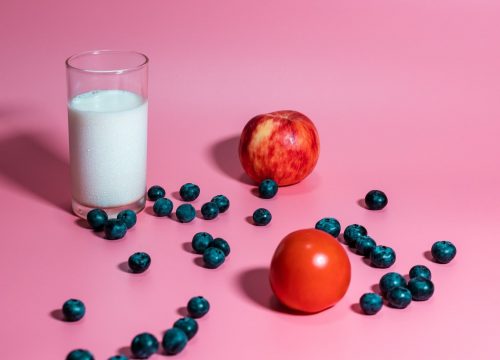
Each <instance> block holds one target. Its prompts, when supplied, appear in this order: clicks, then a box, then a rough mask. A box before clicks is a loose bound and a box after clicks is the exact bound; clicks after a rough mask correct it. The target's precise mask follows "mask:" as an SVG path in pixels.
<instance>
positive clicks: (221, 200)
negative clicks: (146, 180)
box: [148, 183, 229, 223]
mask: <svg viewBox="0 0 500 360" xmlns="http://www.w3.org/2000/svg"><path fill="white" fill-rule="evenodd" d="M179 195H180V197H181V199H182V200H183V201H187V202H191V201H194V200H196V199H197V198H198V197H199V196H200V187H199V186H198V185H196V184H193V183H186V184H184V185H182V186H181V188H180V190H179ZM148 198H149V199H150V200H152V201H154V205H153V212H154V213H155V215H156V216H159V217H166V216H170V215H171V214H172V211H173V209H174V204H173V202H172V200H170V199H168V198H165V190H164V189H163V188H162V187H161V186H159V185H154V186H151V187H150V188H149V190H148ZM227 209H229V199H228V198H227V197H226V196H224V195H216V196H214V197H213V198H212V199H211V200H210V201H209V202H206V203H204V204H203V205H202V207H201V211H200V212H201V215H202V216H203V218H204V219H205V220H212V219H215V218H216V217H217V216H219V214H221V213H224V212H226V211H227ZM175 216H176V217H177V220H178V221H179V222H181V223H189V222H191V221H193V220H194V218H195V217H196V209H195V208H194V206H193V205H191V204H181V205H179V206H178V207H177V209H176V210H175Z"/></svg>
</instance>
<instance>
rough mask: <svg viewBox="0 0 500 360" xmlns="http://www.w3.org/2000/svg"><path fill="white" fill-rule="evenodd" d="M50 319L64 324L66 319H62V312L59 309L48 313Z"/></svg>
mask: <svg viewBox="0 0 500 360" xmlns="http://www.w3.org/2000/svg"><path fill="white" fill-rule="evenodd" d="M50 317H51V318H52V319H55V320H59V321H64V322H66V319H65V318H64V315H63V312H62V310H61V309H55V310H52V311H51V312H50Z"/></svg>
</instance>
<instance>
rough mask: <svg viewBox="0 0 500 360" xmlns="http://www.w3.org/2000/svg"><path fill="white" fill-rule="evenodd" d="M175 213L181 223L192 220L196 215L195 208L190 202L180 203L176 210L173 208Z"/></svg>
mask: <svg viewBox="0 0 500 360" xmlns="http://www.w3.org/2000/svg"><path fill="white" fill-rule="evenodd" d="M175 215H176V216H177V220H179V222H181V223H188V222H191V221H193V219H194V218H195V216H196V210H195V209H194V207H193V205H191V204H182V205H180V206H179V207H178V208H177V210H175Z"/></svg>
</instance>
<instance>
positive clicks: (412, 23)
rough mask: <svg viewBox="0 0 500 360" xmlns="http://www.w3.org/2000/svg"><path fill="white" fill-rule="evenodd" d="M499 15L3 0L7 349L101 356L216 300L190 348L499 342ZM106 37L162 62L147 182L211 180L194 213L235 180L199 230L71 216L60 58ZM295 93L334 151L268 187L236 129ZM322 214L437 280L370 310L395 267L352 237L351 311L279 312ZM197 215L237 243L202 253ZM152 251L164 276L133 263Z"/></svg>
mask: <svg viewBox="0 0 500 360" xmlns="http://www.w3.org/2000/svg"><path fill="white" fill-rule="evenodd" d="M499 17H500V5H499V3H498V1H494V0H491V1H487V0H474V1H457V0H449V1H439V0H438V1H436V0H434V1H414V2H410V1H394V0H393V1H390V0H378V1H363V2H352V1H330V0H325V1H319V0H315V1H298V0H297V1H290V0H286V1H285V0H274V1H232V0H231V1H230V0H221V1H217V2H210V1H176V2H174V1H165V0H157V1H144V2H137V1H117V0H112V1H105V2H101V1H95V0H89V1H85V2H73V1H61V0H47V1H43V2H34V1H32V2H22V1H8V2H7V1H4V2H2V4H1V5H0V43H1V44H2V51H1V53H2V55H1V56H0V69H1V70H0V74H1V81H0V94H1V98H0V199H2V206H1V208H0V211H1V214H0V215H1V217H0V218H1V224H2V227H1V229H2V232H1V240H0V250H1V254H2V260H1V261H0V271H1V274H2V277H1V298H0V305H1V306H0V309H1V322H0V338H1V339H2V346H1V348H0V357H1V358H2V359H16V360H17V359H33V358H37V359H51V360H54V359H63V358H64V357H65V356H66V354H67V353H68V352H69V351H70V350H71V349H74V348H77V347H83V348H88V349H90V350H92V352H93V353H94V355H95V356H96V359H107V357H109V356H111V355H113V354H116V353H117V352H118V351H120V349H125V350H126V347H127V346H128V345H129V343H130V340H131V339H132V337H133V336H134V335H136V334H137V333H139V332H142V331H149V332H152V333H153V334H155V335H157V336H158V337H160V336H161V335H162V332H163V331H164V330H165V329H167V328H168V327H170V326H171V324H172V323H173V322H174V321H175V320H176V319H177V318H178V317H179V316H180V315H179V308H181V307H183V306H184V305H185V303H186V302H187V300H188V299H189V298H190V297H191V296H193V295H199V294H200V295H204V296H206V297H207V298H208V299H209V300H210V301H211V304H212V311H211V312H210V314H209V315H208V316H207V317H206V318H203V319H201V320H200V322H199V324H200V331H199V334H198V335H197V336H196V337H195V338H194V339H193V340H192V341H191V342H190V343H189V345H188V347H187V348H186V350H185V351H184V352H183V353H182V354H180V355H179V356H178V357H179V359H202V358H203V359H233V358H238V359H306V358H310V359H358V358H368V357H369V358H370V359H396V358H398V359H399V358H401V356H404V358H405V359H407V360H411V359H422V358H432V359H439V358H447V359H470V358H474V359H496V358H498V334H499V331H498V324H499V322H500V310H499V309H500V307H499V306H498V304H497V298H498V296H500V292H499V288H498V276H499V275H500V273H499V270H498V265H497V263H498V259H497V254H498V253H499V252H500V242H499V241H498V239H497V237H498V236H497V235H496V234H497V227H498V219H499V217H500V205H499V204H500V192H499V190H498V184H499V182H500V160H499V159H500V157H499V155H500V151H499V150H500V146H499V145H498V144H499V137H500V120H499V119H500V102H499V96H500V66H499V64H500V48H499V46H498V44H499V43H500V28H499V27H498V19H499ZM98 48H115V49H134V50H139V51H142V52H144V53H146V54H148V55H149V56H150V58H151V72H150V132H149V134H150V139H149V169H148V182H149V184H155V183H159V184H163V185H165V186H166V188H167V190H168V194H169V196H171V195H170V194H171V193H172V192H175V191H176V190H177V189H178V188H179V187H180V185H181V184H183V183H184V182H187V181H192V182H196V183H198V184H199V185H200V186H201V188H202V195H201V197H200V199H199V200H197V201H196V202H195V205H196V207H197V208H199V207H200V206H201V204H202V202H203V201H206V200H208V199H210V198H211V196H212V195H215V194H218V193H224V194H226V195H228V196H229V197H230V199H231V201H232V207H231V209H230V211H229V212H228V213H226V214H224V215H223V216H221V217H220V218H218V219H217V220H215V221H212V222H207V221H204V220H201V219H196V221H194V222H193V223H191V224H185V225H183V224H179V223H176V222H175V221H173V220H170V219H160V218H155V217H154V216H152V215H151V209H150V208H148V209H147V210H146V211H145V212H143V213H141V214H140V216H139V222H138V225H137V227H136V228H134V229H133V230H132V231H130V232H129V234H128V235H127V237H126V238H125V239H123V240H121V241H115V242H110V241H106V240H103V239H102V238H100V237H99V236H96V235H95V234H93V233H92V232H91V231H89V230H87V229H85V228H84V227H82V226H81V224H80V223H79V222H78V221H77V220H76V218H75V217H74V216H73V215H72V214H71V213H70V212H69V211H68V209H69V197H70V194H69V181H68V162H67V161H68V160H67V159H68V156H67V153H68V151H67V125H66V107H65V96H66V88H65V73H64V60H65V58H66V57H67V56H69V55H71V54H73V53H75V52H79V51H83V50H88V49H98ZM283 108H292V109H296V110H299V111H301V112H303V113H305V114H307V115H308V116H309V117H310V118H311V119H313V120H314V121H315V123H316V125H317V128H318V130H319V134H320V137H321V141H322V149H321V156H320V160H319V163H318V166H317V168H316V170H315V172H314V173H313V175H311V177H310V178H308V179H307V180H306V181H304V182H303V183H301V184H299V185H297V186H293V187H289V188H283V189H281V190H280V192H279V194H278V197H277V198H276V199H273V200H270V201H264V200H262V199H259V198H257V197H256V196H254V195H253V194H252V190H253V186H252V185H250V184H248V182H247V181H246V178H245V177H242V171H241V167H240V165H239V163H238V160H237V154H236V152H235V151H236V144H237V138H238V136H239V133H240V131H241V129H242V128H243V126H244V124H245V123H246V121H247V120H248V119H250V118H251V117H252V116H253V115H256V114H258V113H262V112H268V111H274V110H279V109H283ZM373 188H379V189H382V190H384V191H385V192H386V193H387V194H388V196H389V206H388V207H387V208H386V209H385V210H383V211H381V212H369V211H367V210H365V209H364V208H362V207H361V206H360V205H359V204H358V200H359V199H360V198H361V197H363V196H364V194H365V193H366V192H367V191H368V190H370V189H373ZM175 203H176V204H178V203H179V201H178V200H175ZM149 206H150V204H148V207H149ZM261 206H265V207H268V208H269V209H270V210H271V211H272V213H273V215H274V219H273V222H272V224H271V225H270V226H268V227H265V228H261V227H255V226H253V225H250V224H249V223H248V222H247V221H246V218H247V216H249V215H251V213H252V211H253V210H254V209H255V208H257V207H261ZM323 216H334V217H337V218H338V219H339V220H340V221H341V223H342V225H343V227H345V226H346V225H348V224H350V223H354V222H357V223H361V224H364V225H365V226H366V227H367V228H368V229H369V232H370V234H371V235H373V237H374V238H375V239H376V240H377V241H378V242H379V243H383V244H386V245H389V246H392V247H394V248H395V250H396V252H397V255H398V260H397V262H396V264H395V265H394V266H393V268H392V269H391V270H394V271H399V272H402V273H405V274H406V273H407V272H408V270H409V268H410V267H411V266H412V265H414V264H417V263H420V264H425V265H427V266H429V267H430V268H431V270H432V271H433V280H434V282H435V285H436V293H435V296H434V297H433V298H432V299H431V300H430V301H428V302H423V303H413V304H411V305H410V307H409V308H408V309H406V310H403V311H401V310H395V309H390V308H387V307H384V308H383V309H382V311H381V312H380V313H379V314H378V315H377V316H374V317H368V316H364V315H361V314H359V312H358V310H357V308H356V306H355V304H356V303H357V301H358V299H359V297H360V295H361V294H362V293H364V292H367V291H370V290H371V288H372V286H373V285H374V284H376V283H377V282H378V279H379V278H380V276H381V275H382V274H383V273H385V271H384V270H377V269H373V268H370V267H369V266H367V265H366V264H365V263H364V262H363V260H362V259H361V258H360V257H358V256H356V255H354V254H352V253H349V256H350V258H351V262H352V273H353V278H352V283H351V286H350V289H349V291H348V293H347V295H346V296H345V298H344V299H343V300H342V301H341V302H340V303H339V304H337V306H335V308H333V309H330V310H328V311H325V312H323V313H320V314H317V315H313V316H295V315H290V314H287V313H283V312H280V311H278V310H277V309H276V307H275V306H274V305H272V304H273V303H272V301H271V293H270V290H269V287H268V285H267V266H268V264H269V261H270V259H271V256H272V253H273V251H274V249H275V247H276V245H277V244H278V242H279V241H280V239H281V238H282V237H283V236H284V235H286V234H287V233H289V232H290V231H292V230H295V229H298V228H303V227H311V226H313V225H314V223H315V222H316V220H318V219H319V218H321V217H323ZM201 230H205V231H209V232H211V233H213V234H214V235H217V236H222V237H224V238H226V239H227V240H228V241H229V242H230V243H231V246H232V249H233V251H232V254H231V255H230V257H229V259H228V261H227V263H226V264H224V266H222V267H221V268H219V269H218V270H215V271H210V270H207V269H204V268H202V267H200V266H199V261H198V260H197V258H196V256H194V255H193V254H191V253H189V250H188V246H187V245H186V243H187V242H189V241H190V239H191V237H192V235H193V234H194V233H195V232H197V231H201ZM442 239H448V240H451V241H453V242H454V243H455V244H456V245H457V247H458V256H457V258H456V259H455V260H454V261H453V262H452V263H450V264H448V265H438V264H434V263H432V262H431V261H429V260H428V259H427V258H426V257H425V256H424V252H426V251H428V250H429V249H430V246H431V244H432V243H433V242H434V241H436V240H442ZM139 250H142V251H147V252H149V253H150V254H151V255H152V258H153V263H152V266H151V268H150V270H149V271H148V272H147V273H145V274H143V275H140V276H136V275H131V274H128V273H126V272H124V271H123V270H122V264H123V262H124V261H126V260H127V258H128V256H129V255H130V254H131V253H133V252H135V251H139ZM69 297H77V298H81V299H82V300H83V301H85V303H86V304H87V309H88V312H87V316H86V317H85V318H84V319H83V320H82V321H81V322H79V323H74V324H71V323H65V322H62V321H60V320H58V319H57V317H58V314H57V313H55V312H54V311H55V310H57V309H59V308H60V306H61V304H62V303H63V301H64V300H66V299H67V298H69ZM181 312H182V311H181ZM153 358H155V359H160V358H162V355H156V356H154V357H153Z"/></svg>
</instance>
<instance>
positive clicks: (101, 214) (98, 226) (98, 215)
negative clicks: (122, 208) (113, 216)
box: [87, 209, 108, 231]
mask: <svg viewBox="0 0 500 360" xmlns="http://www.w3.org/2000/svg"><path fill="white" fill-rule="evenodd" d="M107 221H108V214H106V212H105V211H104V210H101V209H92V210H90V211H89V212H88V213H87V222H88V223H89V225H90V227H91V228H92V229H94V230H95V231H101V230H103V229H104V225H106V222H107Z"/></svg>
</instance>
